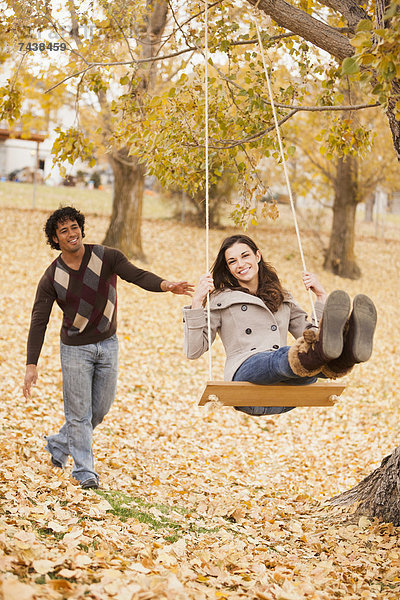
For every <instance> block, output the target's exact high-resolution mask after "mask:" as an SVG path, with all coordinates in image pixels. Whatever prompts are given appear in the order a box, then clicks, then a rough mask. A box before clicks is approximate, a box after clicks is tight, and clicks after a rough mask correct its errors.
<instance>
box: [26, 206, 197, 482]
mask: <svg viewBox="0 0 400 600" xmlns="http://www.w3.org/2000/svg"><path fill="white" fill-rule="evenodd" d="M84 224H85V217H84V215H83V214H82V213H80V212H79V211H78V210H76V209H75V208H72V207H70V206H67V207H64V208H60V209H58V210H56V211H55V212H54V213H53V214H52V215H50V217H49V218H48V220H47V222H46V225H45V233H46V236H47V242H48V244H50V246H51V247H52V248H53V249H56V250H61V254H60V255H59V256H58V258H57V259H56V260H55V261H53V262H52V263H51V265H50V266H49V267H48V268H47V269H46V271H45V273H44V275H43V276H42V278H41V280H40V282H39V285H38V288H37V292H36V298H35V302H34V305H33V310H32V319H31V326H30V330H29V336H28V344H27V366H26V373H25V380H24V387H23V393H24V396H25V397H26V398H28V397H29V396H30V391H31V386H32V384H35V383H36V381H37V377H38V373H37V362H38V359H39V355H40V351H41V348H42V345H43V341H44V336H45V332H46V327H47V323H48V321H49V318H50V313H51V310H52V307H53V304H54V302H57V304H58V305H59V307H60V308H61V310H62V311H63V321H62V327H61V345H60V354H61V368H62V374H63V397H64V413H65V423H64V425H63V426H62V427H61V429H60V431H59V433H57V434H55V435H50V436H48V437H46V440H47V445H46V450H48V452H49V453H50V455H51V462H52V464H53V465H54V466H56V467H59V468H64V466H65V463H66V461H67V458H68V456H69V455H71V456H72V458H73V460H74V467H73V471H72V475H73V476H74V477H75V479H77V480H78V481H79V482H80V483H81V486H82V488H84V489H88V488H97V487H98V485H99V482H98V475H97V473H96V471H95V470H94V461H93V449H92V437H93V429H94V428H95V427H96V425H98V424H99V423H101V422H102V420H103V418H104V417H105V415H106V414H107V413H108V411H109V409H110V407H111V404H112V402H113V400H114V397H115V392H116V386H117V369H118V340H117V337H116V328H117V276H119V277H121V278H122V279H124V280H125V281H128V282H130V283H134V284H136V285H138V286H139V287H141V288H143V289H145V290H149V291H152V292H161V291H163V292H166V291H169V292H172V293H174V294H186V295H191V291H192V290H193V286H192V285H190V284H188V283H187V282H186V281H180V282H178V283H171V282H169V281H166V280H165V279H161V277H158V276H157V275H154V274H153V273H150V272H149V271H144V270H142V269H139V268H138V267H135V266H134V265H133V264H132V263H130V262H129V261H128V259H127V258H126V257H125V256H124V255H123V254H122V252H120V251H119V250H115V249H113V248H107V247H106V246H101V245H92V244H84V243H83V238H84V236H85V232H84Z"/></svg>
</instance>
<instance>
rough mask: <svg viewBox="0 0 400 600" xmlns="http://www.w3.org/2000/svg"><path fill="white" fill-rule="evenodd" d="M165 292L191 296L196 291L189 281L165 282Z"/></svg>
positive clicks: (162, 285) (162, 287)
mask: <svg viewBox="0 0 400 600" xmlns="http://www.w3.org/2000/svg"><path fill="white" fill-rule="evenodd" d="M161 289H162V291H163V292H172V294H184V295H185V296H191V295H192V292H193V291H194V285H192V284H191V283H188V282H187V281H165V280H164V281H163V282H162V283H161Z"/></svg>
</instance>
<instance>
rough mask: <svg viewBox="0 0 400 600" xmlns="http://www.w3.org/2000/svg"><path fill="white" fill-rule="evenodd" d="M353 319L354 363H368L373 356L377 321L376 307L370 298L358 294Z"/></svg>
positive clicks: (354, 304)
mask: <svg viewBox="0 0 400 600" xmlns="http://www.w3.org/2000/svg"><path fill="white" fill-rule="evenodd" d="M352 319H353V325H354V339H353V347H352V353H353V357H354V361H355V362H357V363H361V362H366V361H367V360H368V359H369V358H370V356H371V354H372V342H373V337H374V332H375V327H376V321H377V313H376V308H375V305H374V303H373V302H372V300H371V299H370V298H368V296H365V295H364V294H358V295H357V296H356V297H355V298H354V300H353V312H352Z"/></svg>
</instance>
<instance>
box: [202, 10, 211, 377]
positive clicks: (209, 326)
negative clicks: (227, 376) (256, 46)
mask: <svg viewBox="0 0 400 600" xmlns="http://www.w3.org/2000/svg"><path fill="white" fill-rule="evenodd" d="M204 60H205V64H204V112H205V153H206V154H205V161H206V273H209V271H210V262H209V253H210V252H209V237H210V219H209V212H210V209H209V204H210V203H209V193H208V187H209V172H208V0H205V11H204ZM207 332H208V378H209V380H210V381H211V380H212V378H213V377H212V355H211V311H210V294H207Z"/></svg>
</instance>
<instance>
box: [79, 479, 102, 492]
mask: <svg viewBox="0 0 400 600" xmlns="http://www.w3.org/2000/svg"><path fill="white" fill-rule="evenodd" d="M81 487H82V488H83V489H84V490H90V489H92V488H93V489H96V488H98V487H99V484H98V482H97V479H95V478H94V477H90V479H86V480H85V481H82V483H81Z"/></svg>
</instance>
